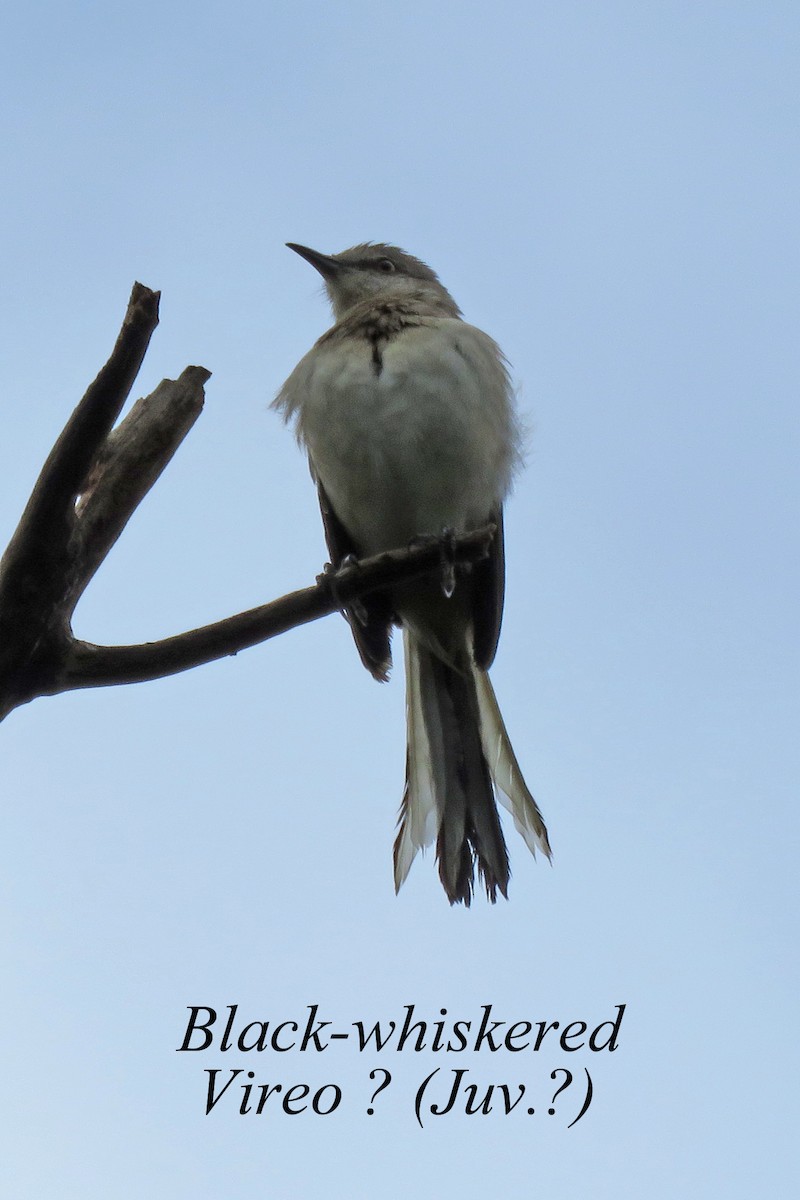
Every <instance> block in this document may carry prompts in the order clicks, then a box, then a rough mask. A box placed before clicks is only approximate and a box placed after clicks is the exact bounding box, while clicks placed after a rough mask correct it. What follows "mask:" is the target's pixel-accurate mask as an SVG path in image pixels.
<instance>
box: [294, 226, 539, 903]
mask: <svg viewBox="0 0 800 1200" xmlns="http://www.w3.org/2000/svg"><path fill="white" fill-rule="evenodd" d="M287 244H288V246H289V248H290V249H291V250H294V251H296V253H297V254H299V255H301V257H303V258H305V259H306V260H307V261H308V262H309V263H311V265H312V266H313V267H315V268H316V269H317V271H319V273H320V275H321V276H322V278H323V280H324V282H325V287H326V290H327V293H328V296H329V298H330V302H331V306H332V308H333V315H334V319H335V324H334V325H333V327H332V328H331V329H329V330H328V331H327V333H324V334H323V335H322V337H321V338H320V339H319V341H318V342H317V343H316V345H315V346H314V347H313V348H312V349H311V350H310V351H309V353H308V354H307V355H306V356H305V358H303V359H302V360H301V361H300V363H299V364H298V365H297V367H296V368H295V369H294V371H293V372H292V374H291V375H290V376H289V378H288V379H287V381H286V383H285V384H284V385H283V387H282V388H281V390H280V392H279V393H278V395H277V397H276V399H275V401H274V402H273V407H274V408H276V409H277V410H278V411H279V412H281V413H282V414H283V416H284V418H285V419H286V420H287V421H294V422H295V425H296V433H297V437H298V440H299V441H300V442H301V444H303V445H304V446H305V448H306V450H307V451H308V457H309V462H310V466H311V473H312V476H313V477H314V479H315V481H316V485H317V489H318V492H319V502H320V507H321V509H322V520H323V523H324V526H325V534H326V538H327V543H328V549H329V552H330V556H331V562H332V564H333V566H334V567H336V566H338V565H339V564H340V563H341V562H342V560H343V559H345V558H346V557H347V556H348V555H355V556H356V557H358V558H363V557H367V556H369V555H373V554H378V553H380V552H382V551H385V550H391V549H397V548H400V547H404V546H406V545H408V544H410V543H412V542H414V541H415V540H417V539H419V538H421V537H423V538H424V537H431V536H436V537H438V536H441V535H442V533H443V532H445V531H447V532H453V533H462V532H466V531H468V530H472V529H477V528H479V527H480V526H483V525H486V524H487V523H489V522H494V524H495V525H496V527H497V532H496V534H495V537H494V540H493V542H492V546H491V551H490V554H489V557H488V558H487V559H486V560H484V561H482V562H479V563H477V564H475V565H473V566H467V567H459V568H457V569H456V573H455V576H454V579H452V578H451V581H450V583H449V584H448V583H447V581H446V579H445V580H443V577H442V576H438V577H437V576H431V577H428V578H425V579H421V580H420V579H415V580H413V581H412V582H410V583H407V584H403V585H401V586H398V587H396V588H393V589H392V590H391V591H390V592H386V593H377V594H376V593H372V594H371V595H368V596H366V597H365V598H364V599H363V601H361V602H360V604H359V605H358V606H353V607H352V608H351V609H349V610H347V611H346V613H345V615H346V616H347V618H348V620H349V622H350V627H351V630H352V633H353V637H354V639H355V643H356V646H357V647H358V651H359V654H360V655H361V659H362V662H363V663H364V666H365V667H366V668H367V669H368V670H369V671H371V673H372V674H373V675H374V677H375V678H376V679H379V680H385V679H386V678H387V676H388V671H389V668H390V666H391V650H390V637H391V629H392V626H393V625H400V626H402V629H403V638H404V645H405V667H406V710H407V721H408V753H407V759H406V786H405V793H404V795H403V801H402V805H401V809H400V819H399V831H398V835H397V840H396V842H395V847H394V879H395V887H396V888H397V889H399V888H400V886H401V884H402V883H403V881H404V879H405V878H406V876H407V874H408V871H409V869H410V867H411V863H412V861H413V859H414V856H415V855H416V853H417V851H418V850H419V849H421V848H423V847H425V846H427V845H429V844H430V843H431V842H433V841H434V839H435V840H436V856H437V859H438V864H439V875H440V877H441V881H442V884H443V886H444V890H445V892H446V893H447V897H448V899H449V900H450V902H451V904H455V903H458V902H463V903H464V904H469V903H470V900H471V898H472V893H473V887H474V876H475V869H476V868H477V872H478V875H479V877H480V879H481V880H482V881H483V884H484V886H485V888H486V892H487V894H488V897H489V899H490V900H491V901H494V900H495V899H496V897H497V892H498V891H499V892H501V893H502V894H503V895H504V896H507V894H508V892H507V889H508V880H509V866H508V851H507V850H506V844H505V840H504V838H503V833H502V830H501V828H500V820H499V816H498V812H497V807H496V804H495V791H496V793H497V796H498V798H499V799H500V800H501V802H502V803H503V804H504V805H505V806H506V807H507V808H508V809H509V810H510V812H511V813H512V815H513V817H514V824H515V825H516V827H517V829H518V830H519V832H520V833H521V834H522V836H523V838H524V839H525V841H526V843H527V845H528V846H529V847H530V849H531V851H533V852H534V853H535V850H536V849H537V848H538V849H539V850H541V851H542V852H543V853H544V854H545V855H547V857H548V858H549V857H550V846H549V843H548V840H547V829H546V828H545V824H544V821H543V819H542V815H541V813H540V811H539V808H538V806H537V804H536V801H535V800H534V798H533V796H532V795H531V793H530V792H529V790H528V788H527V786H526V784H525V780H524V779H523V777H522V772H521V771H520V768H519V764H518V763H517V759H516V757H515V755H514V751H513V749H512V748H511V743H510V741H509V738H508V734H507V733H506V729H505V726H504V724H503V719H502V717H501V715H500V710H499V708H498V706H497V701H496V700H495V696H494V691H493V689H492V685H491V683H490V682H489V676H488V674H487V671H488V668H489V667H490V666H491V663H492V660H493V659H494V656H495V651H496V649H497V640H498V637H499V633H500V621H501V617H502V610H503V596H504V558H503V523H502V506H503V501H504V499H505V497H506V495H507V494H508V491H509V487H510V484H511V477H512V474H513V472H514V470H515V468H516V467H517V466H518V465H519V462H520V435H519V429H518V425H517V420H516V416H515V412H514V406H513V399H512V393H511V388H510V383H509V377H508V372H507V369H506V364H505V360H504V358H503V356H502V354H501V352H500V350H499V348H498V346H497V345H496V344H495V343H494V342H493V341H492V339H491V338H490V337H488V336H487V335H486V334H485V333H482V332H481V330H480V329H476V328H475V327H474V326H472V325H467V324H466V322H464V321H463V320H462V319H461V312H460V310H459V308H458V306H457V305H456V303H455V301H454V300H453V298H452V296H451V295H450V293H449V292H448V291H447V290H446V288H444V287H443V285H442V284H441V283H440V282H439V279H438V278H437V276H436V275H435V274H434V272H433V271H432V270H431V269H430V267H427V266H426V265H425V263H423V262H420V260H419V259H417V258H414V257H413V256H412V255H410V254H406V253H405V252H404V251H403V250H399V249H397V248H396V247H394V246H389V245H384V244H377V243H365V244H364V245H360V246H354V247H353V248H352V249H350V250H344V251H343V252H342V253H341V254H320V253H319V252H318V251H316V250H310V249H309V248H308V247H307V246H299V245H296V244H295V243H293V242H289V243H287ZM445 574H446V572H445ZM451 575H452V573H451Z"/></svg>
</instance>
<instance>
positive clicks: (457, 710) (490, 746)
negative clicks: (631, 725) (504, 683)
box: [394, 629, 550, 905]
mask: <svg viewBox="0 0 800 1200" xmlns="http://www.w3.org/2000/svg"><path fill="white" fill-rule="evenodd" d="M403 636H404V644H405V662H406V713H407V721H408V756H407V760H406V788H405V793H404V795H403V803H402V806H401V809H400V822H399V831H398V835H397V840H396V841H395V846H394V878H395V887H396V888H397V889H398V890H399V888H400V886H401V884H402V883H403V881H404V880H405V878H406V876H407V875H408V872H409V870H410V868H411V863H412V862H413V861H414V857H415V855H416V853H417V851H418V850H420V849H422V848H424V847H425V846H428V845H430V844H431V842H432V841H433V840H434V838H436V857H437V859H438V863H439V875H440V878H441V880H442V885H443V887H444V890H445V892H446V893H447V898H448V899H449V901H450V903H451V904H457V903H459V902H463V903H464V904H467V905H468V904H469V903H470V900H471V899H472V892H473V886H474V875H475V869H476V868H477V871H478V877H479V879H481V880H482V882H483V884H484V886H485V888H486V892H487V895H488V897H489V899H490V900H491V901H493V902H494V901H495V900H496V899H497V892H498V891H499V892H501V893H502V895H503V896H506V895H507V894H508V880H509V868H508V851H507V850H506V844H505V839H504V838H503V833H502V830H501V828H500V820H499V816H498V813H497V806H496V804H495V794H496V795H497V797H498V798H499V800H500V802H501V803H502V804H503V805H505V807H506V808H508V810H509V811H510V812H511V814H512V815H513V817H514V824H515V826H516V828H517V829H518V830H519V832H520V833H521V834H522V836H523V838H524V839H525V841H526V843H527V845H528V846H529V847H530V849H531V851H532V852H533V853H535V852H536V850H537V849H538V850H541V851H542V853H543V854H545V855H546V856H547V857H548V858H549V857H550V844H549V842H548V840H547V829H546V828H545V824H544V821H543V820H542V814H541V813H540V812H539V808H538V806H537V804H536V801H535V800H534V798H533V796H532V795H531V793H530V792H529V791H528V788H527V786H526V784H525V780H524V779H523V777H522V772H521V771H520V769H519V764H518V762H517V759H516V757H515V755H514V751H513V749H512V748H511V743H510V741H509V738H508V734H507V732H506V728H505V725H504V724H503V718H502V717H501V715H500V709H499V708H498V706H497V700H496V699H495V695H494V691H493V689H492V685H491V683H490V682H489V677H488V675H487V674H486V672H485V671H481V670H479V669H478V668H477V667H476V666H475V664H474V663H473V661H472V656H471V654H470V653H469V652H468V650H467V649H466V647H465V649H464V653H463V655H462V656H461V659H460V660H459V661H458V662H455V663H454V664H453V665H450V664H449V663H446V662H443V661H442V659H440V658H438V657H437V656H436V655H434V654H433V653H432V652H431V651H430V650H429V649H428V648H427V647H426V646H424V645H422V644H421V643H420V642H419V641H418V640H417V638H416V637H415V636H414V634H413V633H412V632H411V631H409V630H408V629H404V631H403Z"/></svg>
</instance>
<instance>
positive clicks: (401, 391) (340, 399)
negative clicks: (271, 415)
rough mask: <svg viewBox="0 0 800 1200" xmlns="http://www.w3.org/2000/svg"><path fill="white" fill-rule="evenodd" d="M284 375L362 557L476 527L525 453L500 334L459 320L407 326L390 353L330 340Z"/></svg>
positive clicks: (319, 469) (314, 457)
mask: <svg viewBox="0 0 800 1200" xmlns="http://www.w3.org/2000/svg"><path fill="white" fill-rule="evenodd" d="M295 374H296V375H297V376H298V378H297V379H296V380H295V379H294V377H293V378H292V379H291V380H289V382H288V383H287V389H289V388H290V387H302V389H303V395H302V400H301V401H300V406H299V411H300V417H299V431H300V434H301V436H302V438H303V440H304V441H305V443H306V445H307V446H308V451H309V455H310V458H311V461H312V463H313V466H314V470H315V472H316V474H317V475H318V477H319V479H320V480H321V482H322V484H323V486H324V488H325V490H326V492H327V494H328V497H329V499H330V501H331V504H332V505H333V508H334V509H335V511H336V513H337V515H338V517H339V519H340V520H341V521H342V523H343V524H344V526H345V527H346V529H347V530H348V532H349V533H350V534H351V536H352V537H353V540H354V541H355V543H356V544H357V545H358V547H359V550H360V552H361V553H362V554H373V553H378V552H379V551H381V550H386V549H391V548H393V547H397V546H403V545H406V544H407V543H408V542H409V541H411V539H412V538H414V537H416V536H419V535H422V534H438V533H440V532H441V531H442V529H443V528H452V529H456V530H462V529H468V528H474V527H476V526H477V525H480V524H481V523H483V522H484V521H485V520H486V519H487V517H488V516H489V514H490V513H491V512H492V511H493V510H495V509H496V508H497V506H498V505H499V504H500V503H501V502H502V500H503V498H504V496H505V494H506V492H507V490H508V486H509V481H510V475H511V470H512V468H513V466H514V463H515V459H516V454H517V450H516V436H515V434H516V431H515V427H514V422H513V416H512V412H511V406H510V401H509V396H508V381H507V376H506V373H505V370H504V368H503V366H502V363H501V361H500V359H499V356H498V352H497V350H496V347H495V346H494V343H493V342H492V341H491V340H490V339H489V338H488V337H486V335H485V334H482V333H481V332H480V331H479V330H476V329H474V328H473V327H471V326H469V325H465V324H464V323H463V322H461V321H456V320H437V321H436V322H434V323H431V324H429V325H427V326H424V327H422V328H413V329H408V330H405V331H404V332H403V333H402V334H400V335H399V336H398V337H397V338H395V339H393V340H392V341H391V342H389V344H388V345H387V346H386V347H385V349H384V351H383V363H382V369H381V371H380V373H376V370H375V366H374V364H373V362H372V357H371V347H370V345H369V344H368V343H367V342H366V341H361V342H358V343H353V342H347V343H344V342H341V341H336V340H332V341H330V342H328V343H323V344H322V345H321V346H318V347H315V349H314V350H313V351H312V352H311V354H309V355H307V356H306V358H305V359H304V360H303V362H302V363H301V364H300V366H299V367H298V369H297V372H296V373H295Z"/></svg>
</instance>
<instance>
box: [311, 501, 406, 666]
mask: <svg viewBox="0 0 800 1200" xmlns="http://www.w3.org/2000/svg"><path fill="white" fill-rule="evenodd" d="M316 484H317V494H318V496H319V507H320V512H321V513H322V524H323V526H324V528H325V541H326V543H327V546H328V553H329V554H330V557H331V565H332V566H333V567H334V568H336V567H339V566H340V565H341V563H342V561H343V560H344V559H345V558H347V557H348V555H353V556H354V557H355V558H358V557H359V549H358V547H357V546H356V545H355V543H354V542H353V539H352V538H351V537H350V534H349V533H348V532H347V530H346V529H345V527H344V525H343V524H342V522H341V521H340V520H339V518H338V516H337V515H336V512H335V510H334V508H333V505H332V504H331V502H330V500H329V499H328V495H327V493H326V491H325V488H324V487H323V486H322V483H321V482H320V480H319V479H317V480H316ZM344 615H345V617H346V618H347V621H348V623H349V625H350V629H351V631H352V634H353V640H354V641H355V644H356V648H357V650H358V653H359V654H360V656H361V661H362V663H363V664H364V666H365V667H366V668H367V670H368V671H369V672H370V674H371V675H373V676H374V678H375V679H378V680H380V681H381V682H385V681H386V680H387V679H388V677H389V670H390V668H391V665H392V650H391V643H390V638H391V629H392V620H393V611H392V605H391V602H390V600H389V597H388V595H387V594H386V593H385V592H370V594H369V595H368V596H364V597H363V599H361V600H360V601H359V603H358V606H353V607H352V608H345V610H344Z"/></svg>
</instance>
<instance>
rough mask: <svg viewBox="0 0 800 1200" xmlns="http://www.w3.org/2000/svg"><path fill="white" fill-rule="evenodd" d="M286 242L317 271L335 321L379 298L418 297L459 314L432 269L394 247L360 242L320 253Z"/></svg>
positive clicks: (451, 314)
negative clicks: (322, 281) (352, 309)
mask: <svg viewBox="0 0 800 1200" xmlns="http://www.w3.org/2000/svg"><path fill="white" fill-rule="evenodd" d="M286 244H287V246H288V247H289V249H290V250H294V251H295V253H296V254H299V255H300V256H301V257H302V258H304V259H305V260H306V261H307V262H310V263H311V265H312V267H316V269H317V270H318V271H319V273H320V275H321V276H322V278H323V279H324V281H325V289H326V291H327V293H328V296H329V298H330V302H331V307H332V308H333V315H334V317H335V318H336V320H337V321H339V320H341V318H342V317H343V316H345V314H346V313H348V312H349V311H350V309H351V308H354V307H355V306H356V305H357V304H361V303H363V301H365V300H371V299H373V298H375V299H377V298H380V297H386V298H387V299H392V300H402V299H404V298H406V297H408V298H409V299H410V298H411V297H415V298H417V299H420V298H421V299H423V300H425V301H427V302H428V303H430V304H431V305H432V306H433V307H434V308H435V309H436V310H438V311H439V312H441V313H442V315H443V316H452V317H457V316H460V310H459V308H458V306H457V305H456V302H455V301H454V300H453V297H452V296H451V295H450V293H449V292H448V291H447V288H445V287H444V286H443V285H442V284H441V283H440V282H439V279H438V276H437V275H436V274H435V272H434V271H432V270H431V269H430V267H428V266H426V265H425V263H424V262H421V261H420V260H419V259H418V258H415V257H414V255H413V254H406V252H405V250H400V249H398V248H397V246H387V245H386V244H385V243H383V242H364V243H363V244H362V245H360V246H353V247H352V248H351V249H350V250H342V252H341V253H340V254H321V253H320V252H319V251H318V250H310V249H309V248H308V246H299V245H297V243H296V242H287V243H286Z"/></svg>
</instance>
